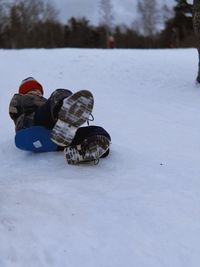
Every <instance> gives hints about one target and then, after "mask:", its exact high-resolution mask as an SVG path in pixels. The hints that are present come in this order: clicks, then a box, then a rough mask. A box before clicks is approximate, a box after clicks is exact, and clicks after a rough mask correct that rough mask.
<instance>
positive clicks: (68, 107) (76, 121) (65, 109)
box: [51, 90, 94, 147]
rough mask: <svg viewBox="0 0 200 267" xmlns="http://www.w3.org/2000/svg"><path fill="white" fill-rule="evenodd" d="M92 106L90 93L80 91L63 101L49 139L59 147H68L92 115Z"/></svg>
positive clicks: (92, 100) (92, 101)
mask: <svg viewBox="0 0 200 267" xmlns="http://www.w3.org/2000/svg"><path fill="white" fill-rule="evenodd" d="M93 105H94V99H93V95H92V93H91V92H90V91H87V90H81V91H78V92H76V93H75V94H73V95H71V96H69V97H68V98H65V99H64V100H63V104H62V107H61V109H60V111H59V113H58V120H57V122H56V124H55V126H54V128H53V129H52V133H51V139H52V141H53V142H54V143H56V144H57V145H59V146H63V147H64V146H68V145H69V144H70V143H71V142H72V140H73V138H74V136H75V134H76V131H77V129H78V127H79V126H81V125H82V124H83V123H85V122H86V121H87V120H88V118H89V116H90V115H91V113H92V109H93Z"/></svg>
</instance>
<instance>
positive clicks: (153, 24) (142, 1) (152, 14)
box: [137, 0, 159, 36]
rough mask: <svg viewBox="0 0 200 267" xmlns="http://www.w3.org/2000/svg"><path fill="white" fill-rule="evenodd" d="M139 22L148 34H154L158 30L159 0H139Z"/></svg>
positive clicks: (144, 32) (143, 30) (145, 33)
mask: <svg viewBox="0 0 200 267" xmlns="http://www.w3.org/2000/svg"><path fill="white" fill-rule="evenodd" d="M137 10H138V15H139V24H140V28H141V29H142V32H143V34H144V35H146V36H153V35H154V34H155V33H156V31H157V26H158V22H159V11H158V5H157V0H139V1H138V3H137Z"/></svg>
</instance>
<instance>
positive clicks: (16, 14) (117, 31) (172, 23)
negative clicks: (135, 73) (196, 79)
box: [0, 0, 194, 48]
mask: <svg viewBox="0 0 200 267" xmlns="http://www.w3.org/2000/svg"><path fill="white" fill-rule="evenodd" d="M174 4H175V5H174V8H173V10H172V9H170V8H169V7H168V6H166V5H163V6H159V5H158V3H157V0H138V4H137V17H136V19H135V20H134V21H133V24H132V25H131V26H129V27H128V26H124V25H116V24H115V23H114V12H113V11H114V7H113V5H112V2H111V0H99V6H98V9H99V16H100V17H99V25H97V26H94V25H91V24H90V21H89V20H88V19H87V18H84V17H83V18H75V17H72V18H70V19H69V20H68V22H67V23H65V24H63V23H61V22H60V21H59V19H58V11H57V9H56V8H55V6H53V5H51V4H50V2H46V1H44V0H16V1H13V2H12V3H11V4H8V3H7V1H6V0H0V48H29V47H36V48H40V47H44V48H53V47H82V48H84V47H89V48H105V47H106V43H105V42H106V39H107V36H108V35H110V34H112V35H113V36H114V37H115V40H116V47H118V48H151V47H153V48H158V47H159V48H162V47H166V48H167V47H192V46H194V34H193V29H192V6H191V5H189V4H187V2H186V0H175V1H174ZM133 13H134V11H133ZM134 17H135V16H134V15H133V18H134Z"/></svg>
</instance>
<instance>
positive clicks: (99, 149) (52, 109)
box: [9, 77, 111, 164]
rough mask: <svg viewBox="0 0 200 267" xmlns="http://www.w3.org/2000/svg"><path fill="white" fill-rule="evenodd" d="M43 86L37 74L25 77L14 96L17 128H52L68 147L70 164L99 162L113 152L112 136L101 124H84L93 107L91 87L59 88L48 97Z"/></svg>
mask: <svg viewBox="0 0 200 267" xmlns="http://www.w3.org/2000/svg"><path fill="white" fill-rule="evenodd" d="M43 93H44V91H43V87H42V85H41V84H40V83H39V82H38V81H36V80H35V79H34V78H33V77H28V78H26V79H24V80H23V81H22V83H21V85H20V86H19V90H18V94H15V95H14V96H13V98H12V99H11V102H10V106H9V114H10V117H11V119H12V120H13V121H14V123H15V131H16V132H18V131H20V130H22V129H26V128H30V127H33V126H43V127H45V128H47V129H50V130H51V140H52V141H53V142H54V143H56V144H57V145H58V150H64V154H65V157H66V159H67V162H68V163H69V164H78V163H81V162H90V161H96V160H97V161H98V160H99V158H100V157H106V156H107V155H108V154H109V145H110V141H111V138H110V135H109V134H108V133H107V132H106V130H105V129H103V128H102V127H100V126H85V127H80V126H81V125H82V124H84V123H85V122H86V121H89V117H90V115H91V113H92V109H93V103H94V99H93V95H92V94H91V92H89V91H87V90H82V91H78V92H76V93H75V94H73V93H72V92H71V91H70V90H68V89H57V90H55V91H54V92H53V93H52V94H51V96H50V97H49V98H48V99H46V98H44V97H43Z"/></svg>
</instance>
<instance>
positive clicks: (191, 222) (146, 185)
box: [0, 49, 200, 267]
mask: <svg viewBox="0 0 200 267" xmlns="http://www.w3.org/2000/svg"><path fill="white" fill-rule="evenodd" d="M196 72H197V53H196V51H195V49H176V50H173V49H172V50H128V49H127V50H120V49H119V50H101V49H99V50H96V49H93V50H90V49H82V50H81V49H53V50H45V49H38V50H36V49H30V50H0V73H1V79H0V85H1V93H0V121H1V131H0V136H1V138H0V161H1V167H0V168H1V169H0V239H1V242H0V267H27V266H28V267H80V266H81V267H94V266H95V267H130V266H136V267H188V266H190V267H196V266H199V264H200V163H199V162H200V88H198V87H197V86H196V85H195V78H196ZM28 76H33V77H34V78H35V79H37V80H38V81H39V82H40V83H41V84H43V86H44V90H45V96H46V97H49V96H50V94H51V92H53V90H55V89H56V88H68V89H70V90H72V91H74V92H75V91H77V90H81V89H87V90H91V91H92V93H93V95H94V99H95V106H94V110H93V115H94V117H95V121H94V122H92V124H93V125H100V126H103V127H104V128H105V129H106V130H107V131H108V132H109V133H110V135H111V137H112V146H111V153H110V155H109V157H107V158H105V159H102V160H101V161H100V162H99V164H98V165H92V164H88V165H81V166H71V165H67V164H66V162H65V160H64V157H63V153H62V152H50V153H42V154H34V153H29V152H24V151H20V150H18V149H17V148H16V147H15V146H14V124H13V122H12V120H11V119H10V117H9V114H8V106H9V102H10V99H11V97H12V95H13V94H14V93H16V92H17V89H18V85H19V84H20V82H21V80H22V79H24V78H26V77H28Z"/></svg>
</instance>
